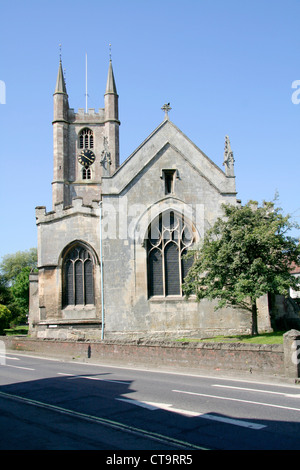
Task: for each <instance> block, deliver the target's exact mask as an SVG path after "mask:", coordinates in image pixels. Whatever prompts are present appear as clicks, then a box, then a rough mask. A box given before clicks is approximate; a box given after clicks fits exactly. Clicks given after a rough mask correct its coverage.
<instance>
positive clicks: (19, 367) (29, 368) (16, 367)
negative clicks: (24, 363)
mask: <svg viewBox="0 0 300 470" xmlns="http://www.w3.org/2000/svg"><path fill="white" fill-rule="evenodd" d="M5 367H13V368H14V369H25V370H35V369H32V368H31V367H21V366H12V365H10V364H5Z"/></svg>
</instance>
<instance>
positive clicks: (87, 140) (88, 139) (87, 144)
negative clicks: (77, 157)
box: [79, 128, 94, 149]
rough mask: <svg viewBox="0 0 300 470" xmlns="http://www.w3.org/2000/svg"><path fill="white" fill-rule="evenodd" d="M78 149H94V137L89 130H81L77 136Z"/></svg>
mask: <svg viewBox="0 0 300 470" xmlns="http://www.w3.org/2000/svg"><path fill="white" fill-rule="evenodd" d="M79 148H80V149H92V148H94V135H93V132H92V131H91V129H88V128H86V129H83V130H82V131H81V132H80V134H79Z"/></svg>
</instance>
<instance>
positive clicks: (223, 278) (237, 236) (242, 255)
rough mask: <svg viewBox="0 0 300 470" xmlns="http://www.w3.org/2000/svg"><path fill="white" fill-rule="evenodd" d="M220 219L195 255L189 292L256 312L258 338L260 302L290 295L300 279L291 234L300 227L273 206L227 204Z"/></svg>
mask: <svg viewBox="0 0 300 470" xmlns="http://www.w3.org/2000/svg"><path fill="white" fill-rule="evenodd" d="M223 208H224V218H219V219H218V220H217V221H216V223H215V225H214V226H213V227H212V228H211V230H209V231H208V232H207V234H206V235H205V237H204V240H203V244H202V246H201V248H200V249H199V250H196V251H195V252H194V256H195V260H194V264H193V266H192V268H191V269H190V271H189V273H188V275H187V277H186V279H185V283H184V285H183V291H184V293H185V295H186V297H189V296H190V295H192V294H194V295H196V297H197V300H201V299H203V298H208V299H210V300H212V299H217V300H218V303H217V307H216V308H221V307H224V306H228V305H231V306H240V307H242V308H245V309H248V310H250V311H251V312H252V334H253V335H256V334H258V325H257V299H258V298H259V297H261V296H262V295H264V294H267V293H275V294H282V295H285V296H287V295H288V293H289V288H290V287H294V288H295V287H296V279H295V277H293V276H292V275H291V273H290V267H291V263H292V262H293V261H294V262H296V263H298V262H299V254H300V251H299V243H298V240H296V239H295V238H292V237H290V236H288V232H289V231H290V230H291V229H292V228H295V227H297V228H299V227H298V226H296V224H294V223H292V222H291V218H290V216H284V215H283V214H282V212H281V209H279V208H275V206H274V204H273V203H272V202H266V203H264V204H263V205H262V207H258V204H257V203H256V202H255V201H250V202H248V203H247V204H246V205H245V206H243V207H240V206H233V205H224V206H223Z"/></svg>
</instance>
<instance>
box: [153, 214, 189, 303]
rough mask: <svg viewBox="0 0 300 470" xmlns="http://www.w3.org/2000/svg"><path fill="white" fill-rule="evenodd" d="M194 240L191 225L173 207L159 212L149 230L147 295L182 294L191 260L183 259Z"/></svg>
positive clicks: (165, 295)
mask: <svg viewBox="0 0 300 470" xmlns="http://www.w3.org/2000/svg"><path fill="white" fill-rule="evenodd" d="M193 243H194V233H193V229H192V227H191V226H190V225H189V224H188V223H187V222H186V221H185V219H184V217H183V216H182V215H179V214H176V213H175V212H173V211H168V212H166V213H164V214H160V216H159V217H157V218H156V220H155V221H154V222H153V223H151V225H150V227H149V230H148V240H147V262H148V296H149V297H153V296H163V297H167V296H174V295H175V296H182V283H183V280H184V278H185V276H186V275H187V273H188V270H189V268H190V267H191V265H192V263H193V259H192V258H187V259H185V255H186V254H187V252H188V249H189V248H190V247H191V246H192V244H193Z"/></svg>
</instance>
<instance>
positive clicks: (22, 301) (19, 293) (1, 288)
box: [0, 248, 37, 323]
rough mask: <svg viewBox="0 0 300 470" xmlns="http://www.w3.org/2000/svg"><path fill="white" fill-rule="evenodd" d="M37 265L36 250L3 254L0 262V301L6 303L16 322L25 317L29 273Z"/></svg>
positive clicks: (27, 306) (27, 304)
mask: <svg viewBox="0 0 300 470" xmlns="http://www.w3.org/2000/svg"><path fill="white" fill-rule="evenodd" d="M36 266H37V250H36V248H31V249H30V250H28V251H18V252H16V253H14V254H8V255H5V256H3V258H2V261H1V263H0V303H1V304H3V305H6V306H7V308H8V309H9V310H10V312H11V314H12V318H11V319H12V320H13V321H14V322H16V323H19V322H22V321H24V320H25V319H26V314H27V313H28V308H29V273H30V271H31V270H32V269H33V270H34V269H35V268H36Z"/></svg>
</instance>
